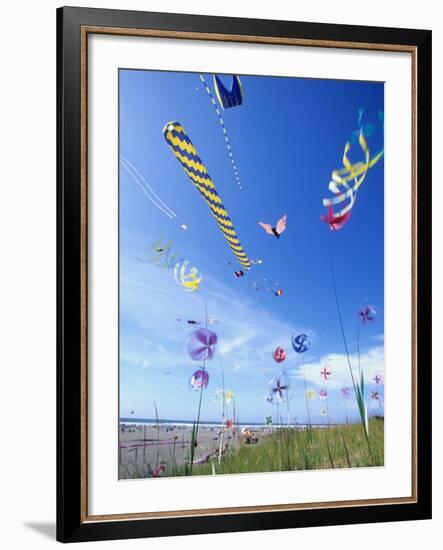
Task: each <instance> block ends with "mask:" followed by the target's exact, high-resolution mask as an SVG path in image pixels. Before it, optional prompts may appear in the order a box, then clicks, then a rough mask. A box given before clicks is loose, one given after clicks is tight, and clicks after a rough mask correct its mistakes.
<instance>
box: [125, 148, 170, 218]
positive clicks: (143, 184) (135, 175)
mask: <svg viewBox="0 0 443 550" xmlns="http://www.w3.org/2000/svg"><path fill="white" fill-rule="evenodd" d="M120 164H121V165H122V166H124V168H125V169H126V171H127V172H128V174H129V175H130V176H131V177H132V179H133V180H134V181H135V182H136V183H137V185H138V186H139V187H140V189H141V190H142V191H143V192H144V194H145V195H146V196H147V197H148V199H149V200H150V201H151V202H152V203H153V204H154V206H156V207H157V208H158V209H159V210H161V211H162V212H163V213H164V214H166V216H168V218H169V219H171V220H172V219H173V218H176V217H177V214H176V213H175V212H174V211H173V210H171V208H169V206H167V205H166V204H165V203H164V202H163V201H162V200H161V199H160V197H159V196H158V195H157V194H156V193H155V192H154V190H153V189H152V187H151V186H150V185H149V184H148V182H147V181H146V180H145V178H144V177H143V176H142V175H141V174H140V172H139V171H138V170H137V169H136V168H135V166H134V165H133V164H131V162H129V161H128V160H127V159H126V158H125V157H123V155H121V156H120ZM150 193H152V194H153V195H154V197H155V198H153V197H152V196H151V195H150ZM158 203H160V204H158Z"/></svg>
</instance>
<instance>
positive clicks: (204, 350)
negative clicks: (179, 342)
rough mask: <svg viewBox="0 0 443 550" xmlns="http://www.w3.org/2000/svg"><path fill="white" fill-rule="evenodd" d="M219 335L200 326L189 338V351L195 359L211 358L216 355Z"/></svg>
mask: <svg viewBox="0 0 443 550" xmlns="http://www.w3.org/2000/svg"><path fill="white" fill-rule="evenodd" d="M216 344H217V335H216V334H215V332H212V331H211V330H208V329H207V328H199V329H198V330H196V331H194V332H193V333H192V334H191V337H190V338H189V343H188V353H189V355H190V356H191V357H192V359H194V361H203V360H209V359H212V358H213V357H214V353H215V346H216Z"/></svg>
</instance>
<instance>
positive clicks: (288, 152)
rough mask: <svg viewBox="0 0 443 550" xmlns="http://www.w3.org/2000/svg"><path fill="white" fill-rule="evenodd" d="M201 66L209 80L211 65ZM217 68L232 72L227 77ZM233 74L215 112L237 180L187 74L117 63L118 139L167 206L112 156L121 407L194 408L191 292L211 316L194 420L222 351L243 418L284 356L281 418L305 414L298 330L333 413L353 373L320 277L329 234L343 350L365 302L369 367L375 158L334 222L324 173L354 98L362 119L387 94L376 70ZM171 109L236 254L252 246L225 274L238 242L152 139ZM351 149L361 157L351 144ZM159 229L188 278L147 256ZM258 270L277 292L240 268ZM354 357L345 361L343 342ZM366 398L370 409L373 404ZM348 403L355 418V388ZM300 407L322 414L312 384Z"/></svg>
mask: <svg viewBox="0 0 443 550" xmlns="http://www.w3.org/2000/svg"><path fill="white" fill-rule="evenodd" d="M205 78H206V80H207V82H208V83H209V85H210V87H211V88H212V75H205ZM222 80H223V81H224V82H225V84H230V79H229V78H228V77H222ZM242 84H243V91H244V103H243V105H242V106H240V107H235V108H232V109H229V110H226V111H223V112H222V116H223V119H224V123H225V126H226V129H227V131H228V134H229V137H230V141H231V145H232V150H233V154H234V158H235V160H236V164H237V168H238V171H239V174H240V179H241V182H242V186H243V190H242V191H239V189H238V187H237V185H236V182H235V178H234V174H233V171H232V167H231V163H230V161H229V157H228V154H227V149H226V145H225V142H224V138H223V133H222V130H221V127H220V125H219V122H218V119H217V116H216V113H215V110H214V108H213V106H212V104H211V102H210V100H209V98H208V96H207V94H206V92H205V89H204V87H203V86H202V84H201V82H200V79H199V75H198V74H194V73H171V72H150V71H135V70H120V153H121V155H123V156H124V157H125V158H126V159H128V160H129V161H130V162H131V163H132V164H133V165H134V166H135V167H136V168H137V170H138V171H139V173H140V174H142V175H143V177H144V178H145V179H146V181H147V182H148V183H149V185H150V186H151V187H152V188H153V189H154V190H155V192H156V193H157V194H158V196H159V197H161V199H162V201H163V202H164V203H165V204H167V205H168V206H169V208H171V209H172V210H173V211H174V212H175V213H176V214H177V218H174V219H170V218H169V217H167V216H166V215H165V214H164V213H163V212H162V211H161V210H159V209H158V208H156V206H155V205H154V204H153V203H152V202H151V201H150V200H149V199H148V197H147V196H146V195H145V194H144V193H143V192H142V191H141V189H140V187H139V186H138V185H137V184H136V182H135V181H134V179H133V178H132V177H131V176H130V175H129V174H128V172H127V171H126V170H125V169H124V168H123V167H122V166H120V414H121V416H129V414H130V412H131V411H134V416H136V417H139V418H140V417H150V418H152V417H153V416H154V404H153V403H154V401H155V402H156V403H157V407H158V410H159V415H160V417H162V418H175V419H185V420H190V419H193V418H194V417H195V414H196V409H197V404H198V392H195V391H192V390H190V389H189V387H188V380H189V378H190V377H191V375H192V373H193V372H194V370H195V369H196V368H198V363H196V362H194V361H192V360H191V359H190V357H189V356H188V354H187V340H188V338H189V334H190V333H191V332H192V330H193V328H194V329H195V327H192V326H190V325H188V324H186V323H185V322H183V321H182V322H178V321H177V320H176V319H177V318H182V319H197V320H198V319H201V318H203V317H204V303H203V297H204V298H205V299H206V302H207V306H208V316H209V317H212V318H215V319H217V320H218V323H217V324H216V325H212V326H211V327H210V328H212V329H213V330H215V332H217V334H218V337H219V343H218V346H217V353H216V355H215V357H214V359H213V360H212V361H211V362H208V364H207V369H208V372H209V375H210V380H209V386H208V388H207V390H205V393H204V400H203V409H202V418H203V419H205V420H217V419H218V418H219V417H220V407H219V405H217V404H216V403H215V402H214V401H213V399H212V396H213V394H214V392H215V391H216V390H217V389H219V388H220V387H221V363H223V367H224V371H225V384H226V388H229V389H232V390H233V392H234V394H235V396H236V407H237V411H238V413H239V416H240V420H241V421H251V422H252V421H258V422H260V421H262V420H263V419H264V417H265V416H266V415H268V414H272V412H273V410H272V408H271V407H270V406H269V405H266V403H265V399H266V396H267V395H268V393H269V388H270V386H269V383H268V382H269V380H270V379H271V378H273V377H274V376H276V375H278V373H279V372H280V370H282V368H283V367H284V368H285V369H286V371H287V374H288V376H289V379H290V385H291V390H290V397H291V398H290V415H291V421H293V420H294V418H295V417H296V418H297V421H299V422H304V421H305V401H304V396H303V376H302V370H301V362H300V356H299V355H297V354H295V352H294V351H293V350H292V348H291V335H292V334H294V333H298V332H305V333H306V334H309V336H310V337H311V340H312V347H311V349H310V350H309V352H307V353H306V354H304V361H305V372H306V378H307V384H308V387H311V388H313V389H315V390H319V389H321V388H322V387H323V381H322V379H321V378H320V375H319V371H320V368H321V367H322V366H324V365H325V364H328V365H330V367H331V369H332V377H331V380H329V381H328V382H327V389H328V390H329V399H328V407H329V414H330V417H331V420H332V421H342V420H343V418H344V403H343V400H342V398H341V395H340V387H342V386H350V385H351V382H350V377H349V372H348V370H347V366H346V361H345V356H344V348H343V342H342V340H341V335H340V332H339V324H338V319H337V312H336V308H335V302H334V296H333V290H332V284H331V276H330V270H329V256H328V246H329V244H328V242H329V238H330V236H331V237H332V241H333V242H332V246H333V254H334V262H335V270H336V278H337V281H338V290H339V295H340V300H341V306H342V314H343V319H344V325H345V330H346V334H347V337H348V344H349V347H350V350H351V354H355V353H356V336H357V327H358V318H357V312H358V310H359V308H361V307H362V306H363V305H365V304H372V305H374V306H375V307H376V308H377V310H378V311H379V315H378V317H377V320H376V322H375V323H372V324H367V325H365V326H364V327H362V329H361V342H360V348H361V360H362V365H363V367H364V369H365V374H366V378H367V379H368V380H370V379H371V378H372V377H373V375H374V374H375V373H383V370H384V368H383V364H384V349H383V331H384V329H383V287H384V282H383V281H384V279H383V269H384V266H383V254H384V250H383V218H384V200H383V194H384V187H383V186H384V181H383V162H382V161H381V162H379V163H378V164H376V165H375V166H374V167H373V168H371V170H370V171H369V172H368V174H367V177H366V180H365V181H364V183H363V184H362V186H361V188H360V190H359V194H358V198H357V201H356V204H355V207H354V208H353V212H352V216H351V218H350V221H349V222H348V223H347V225H346V226H345V227H344V228H343V229H342V230H340V231H337V232H334V233H333V234H331V235H330V234H329V233H330V231H329V229H328V227H327V226H326V225H325V224H324V223H322V222H321V221H320V215H321V214H323V213H324V211H325V209H324V207H323V206H322V199H323V198H325V197H329V196H330V192H329V191H328V183H329V181H330V176H331V172H332V170H334V169H336V168H339V167H341V165H342V156H343V148H344V145H345V143H346V141H347V140H348V139H349V137H350V135H351V133H352V131H354V130H356V129H357V126H358V122H357V120H358V109H359V108H361V107H363V108H364V109H365V114H364V116H365V120H366V121H367V122H371V123H377V122H378V113H379V111H383V109H384V107H383V105H384V88H383V84H382V83H368V82H351V81H336V80H313V79H296V78H274V77H256V76H242ZM170 121H178V122H180V123H181V124H183V126H184V127H185V129H186V131H187V133H188V135H189V136H190V138H191V140H192V141H193V143H194V145H195V147H196V148H197V150H198V152H199V154H200V157H201V158H202V160H203V162H204V163H205V165H206V167H207V169H208V171H209V173H210V175H211V177H212V179H213V181H214V183H215V185H216V187H217V190H218V193H219V195H220V196H221V198H222V200H223V202H224V205H225V207H226V209H227V211H228V212H229V214H230V217H231V219H232V221H233V223H234V226H235V228H236V230H237V234H238V236H239V238H240V241H241V243H242V245H243V247H244V249H245V251H246V253H247V254H248V256H249V257H251V258H262V259H263V263H262V264H261V265H255V266H253V268H252V269H251V270H250V271H249V272H248V273H247V274H246V275H245V276H244V277H243V278H240V279H236V278H235V277H234V276H233V270H234V269H239V268H240V267H239V266H238V264H237V262H236V259H235V257H234V256H233V254H232V252H231V250H230V248H229V247H228V246H227V244H226V242H225V240H224V238H223V236H222V234H221V233H220V231H219V229H218V227H217V225H216V223H215V221H214V219H213V218H212V216H211V215H210V213H209V209H208V207H207V205H206V204H205V203H204V201H203V199H202V197H201V195H200V193H199V192H198V191H197V190H196V189H195V188H194V186H193V185H192V183H191V181H190V180H189V178H188V177H187V176H186V175H185V173H184V171H183V169H182V167H181V166H180V164H179V163H178V161H177V159H176V158H175V157H174V155H173V154H172V153H171V151H170V150H169V148H168V146H167V144H166V142H165V140H164V138H163V134H162V130H163V127H164V125H165V124H166V123H167V122H170ZM382 139H383V136H382V132H381V130H379V131H377V132H376V133H375V134H374V135H373V136H371V137H369V138H368V143H369V147H370V149H371V151H373V152H374V153H376V152H377V151H379V150H380V149H381V147H382ZM350 156H351V157H352V158H353V159H354V160H355V161H357V160H362V158H361V152H360V151H359V149H358V145H354V147H353V149H352V150H351V153H350ZM285 213H286V214H287V215H288V227H287V230H286V232H285V233H284V234H283V235H282V237H281V238H280V239H279V240H277V239H275V238H274V237H271V236H268V235H266V234H265V232H264V231H263V229H262V228H261V227H260V226H259V225H258V222H259V221H264V222H268V223H273V224H274V223H275V222H276V220H277V219H278V218H279V217H280V216H281V215H282V214H285ZM181 224H185V225H186V226H187V227H188V229H187V230H183V229H182V228H181V227H180V226H181ZM157 241H161V242H162V243H166V242H168V241H172V242H173V249H174V250H175V251H176V252H177V253H178V254H179V257H180V258H184V259H188V260H189V261H190V263H191V264H192V265H194V266H196V267H197V269H198V271H199V272H200V273H201V274H202V276H203V282H202V284H201V290H199V291H197V292H196V293H193V294H189V293H187V292H185V291H184V289H183V288H182V287H180V286H179V285H178V284H177V283H176V282H175V280H174V278H173V276H172V275H171V273H170V272H168V270H167V269H163V268H161V267H158V266H157V265H155V263H153V262H149V261H148V260H147V259H148V258H149V250H150V249H151V247H152V246H153V245H154V243H156V242H157ZM229 262H231V264H232V265H229ZM264 277H265V278H269V279H271V280H273V281H277V282H279V283H280V286H281V288H282V289H283V291H284V294H283V296H281V297H278V298H277V297H274V296H273V295H272V294H271V293H265V292H261V291H259V292H257V291H256V290H254V288H253V287H252V282H253V281H256V282H258V283H259V282H261V281H262V279H263V278H264ZM257 298H259V299H260V302H257V301H256V300H257ZM277 346H282V347H283V348H284V349H286V351H287V360H286V361H285V362H284V363H282V364H280V365H277V364H276V363H275V362H274V360H273V358H272V352H273V351H274V349H275V348H276V347H277ZM351 359H352V360H353V364H355V365H356V363H357V361H356V357H355V356H353V357H352V358H351ZM370 406H371V407H372V408H371V409H370V411H372V412H374V413H375V412H377V410H378V404H377V403H372V404H371V403H370ZM375 406H376V408H375ZM347 407H348V414H349V415H350V416H351V417H353V416H355V417H356V416H357V413H356V409H355V407H354V406H353V403H352V399H351V400H349V402H348V404H347ZM311 408H312V413H311V414H312V419H313V421H320V402H319V401H318V399H317V400H316V401H314V402H312V403H311ZM284 410H285V411H286V405H284ZM274 413H275V409H274ZM285 414H286V413H285Z"/></svg>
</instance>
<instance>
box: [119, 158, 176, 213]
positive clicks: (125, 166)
mask: <svg viewBox="0 0 443 550" xmlns="http://www.w3.org/2000/svg"><path fill="white" fill-rule="evenodd" d="M120 164H121V165H122V166H123V167H124V168H125V170H126V171H127V172H128V174H129V175H130V176H131V178H132V179H133V180H134V181H135V183H136V184H137V185H138V186H139V187H140V189H141V190H142V191H143V193H144V194H145V195H146V196H147V197H148V199H149V200H150V201H151V202H152V204H153V205H154V206H156V207H157V208H158V209H159V210H161V211H162V212H163V214H166V216H168V218H169V219H170V220H172V216H171V214H169V212H167V211H166V210H163V208H162V207H161V206H160V205H159V204H157V203H156V202H155V200H154V199H153V198H152V197H151V196H150V195H149V193H148V192H147V191H146V189H145V188H144V186H143V184H142V183H140V181H139V180H138V179H137V176H136V175H135V174H134V173H133V172H132V171H131V170H130V169H129V167H128V166H127V165H126V164H125V163H124V162H123V161H122V159H120Z"/></svg>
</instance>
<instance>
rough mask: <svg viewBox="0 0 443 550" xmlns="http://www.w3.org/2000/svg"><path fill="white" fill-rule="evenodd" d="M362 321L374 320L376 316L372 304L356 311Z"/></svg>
mask: <svg viewBox="0 0 443 550" xmlns="http://www.w3.org/2000/svg"><path fill="white" fill-rule="evenodd" d="M358 314H359V316H360V319H361V320H362V321H363V323H366V322H368V321H374V320H375V318H376V317H377V310H376V309H375V307H374V306H366V307H364V308H363V309H361V310H360V311H359V312H358Z"/></svg>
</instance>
